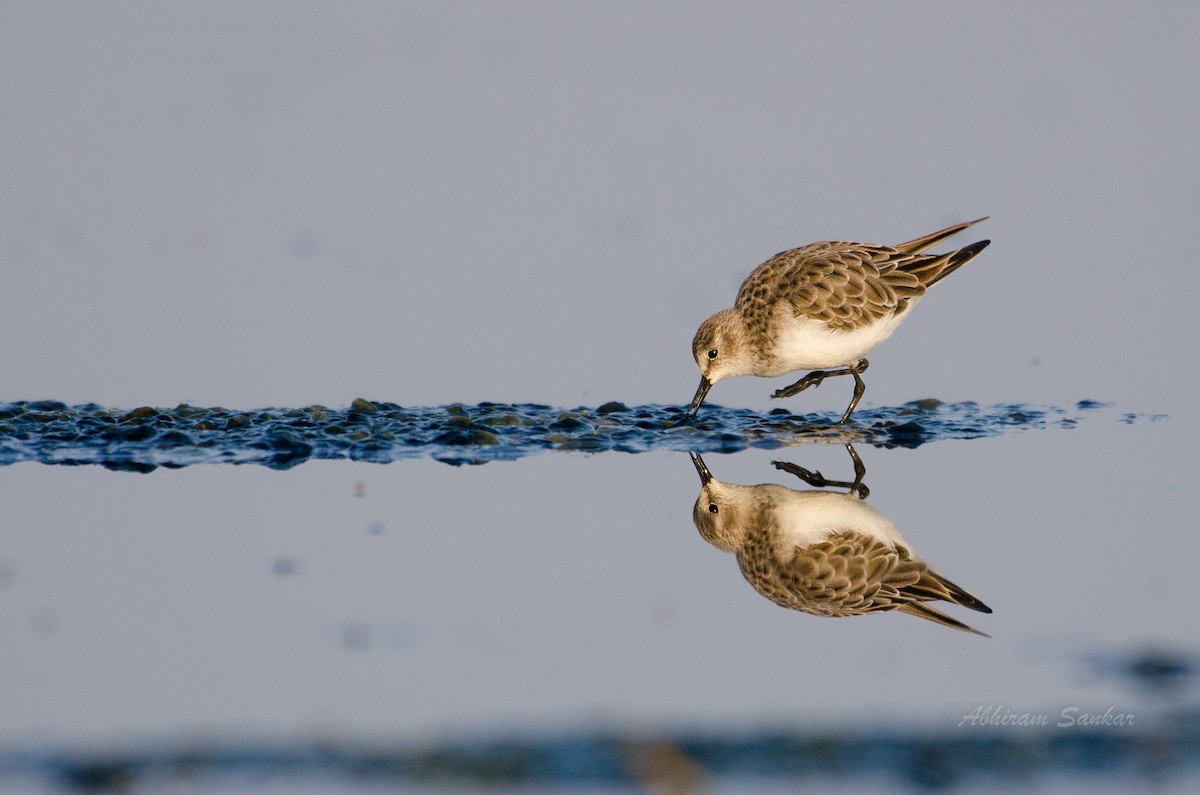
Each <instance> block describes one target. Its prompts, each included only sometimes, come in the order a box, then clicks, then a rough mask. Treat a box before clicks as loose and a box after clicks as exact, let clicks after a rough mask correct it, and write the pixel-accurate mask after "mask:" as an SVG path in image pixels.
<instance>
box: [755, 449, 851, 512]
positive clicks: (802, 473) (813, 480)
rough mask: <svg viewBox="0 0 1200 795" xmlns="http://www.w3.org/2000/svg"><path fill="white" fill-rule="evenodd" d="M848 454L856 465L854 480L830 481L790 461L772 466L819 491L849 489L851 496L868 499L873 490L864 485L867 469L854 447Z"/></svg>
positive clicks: (773, 463) (774, 462)
mask: <svg viewBox="0 0 1200 795" xmlns="http://www.w3.org/2000/svg"><path fill="white" fill-rule="evenodd" d="M846 452H848V453H849V454H850V460H851V461H852V462H853V463H854V480H852V481H851V480H829V479H828V478H826V477H825V476H824V475H822V474H821V473H820V472H814V471H812V470H811V469H805V468H804V467H802V466H800V465H798V464H793V463H792V462H790V461H772V462H771V464H772V465H774V467H775V468H776V469H778V470H780V471H783V472H788V473H790V474H792V475H795V476H796V477H798V478H800V479H801V480H803V481H804V482H805V483H807V484H808V485H810V486H813V487H815V488H818V489H824V488H835V489H848V490H849V492H850V493H851V494H853V495H854V496H856V497H858V498H859V499H860V500H861V499H866V497H867V495H869V494H870V493H871V490H870V489H869V488H867V485H866V484H865V483H863V478H865V477H866V475H867V467H866V466H865V465H864V464H863V462H862V459H861V458H859V457H858V453H856V452H855V451H854V446H853V445H849V444H848V445H846Z"/></svg>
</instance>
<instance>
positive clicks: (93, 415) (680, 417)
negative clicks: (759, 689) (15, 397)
mask: <svg viewBox="0 0 1200 795" xmlns="http://www.w3.org/2000/svg"><path fill="white" fill-rule="evenodd" d="M1107 405H1108V404H1104V403H1100V402H1097V401H1092V400H1083V401H1080V402H1078V403H1076V404H1075V405H1074V406H1072V407H1070V408H1061V407H1055V406H1034V405H1029V404H1024V403H1019V404H1006V405H990V406H984V405H979V404H976V403H971V402H966V403H942V402H940V401H937V400H919V401H914V402H912V403H906V404H904V405H902V406H896V407H883V408H877V409H865V410H860V411H859V412H857V413H856V414H855V418H854V419H855V421H854V423H853V424H851V425H849V426H843V425H837V424H836V421H837V419H838V417H837V415H835V414H793V413H792V412H790V411H788V410H787V409H782V408H778V409H774V410H773V411H770V412H767V413H760V412H756V411H751V410H748V409H731V408H724V407H721V406H716V405H710V406H705V408H704V410H703V412H702V413H701V415H700V417H699V418H698V419H697V420H696V421H694V422H691V423H689V422H687V421H685V419H684V412H683V409H682V408H680V407H679V406H664V405H645V406H626V405H625V404H623V403H618V402H610V403H605V404H603V405H601V406H598V407H594V408H591V407H582V406H581V407H578V408H574V409H561V408H553V407H550V406H544V405H539V404H534V403H480V404H478V405H475V406H464V405H460V404H453V405H449V406H427V407H412V406H399V405H396V404H395V403H383V402H372V401H368V400H364V399H362V398H358V399H356V400H355V401H354V402H353V403H351V404H350V405H349V406H348V407H345V408H336V409H332V408H327V407H325V406H308V407H306V408H265V409H254V410H250V411H239V410H232V409H224V408H201V407H197V406H188V405H179V406H176V407H175V408H151V407H149V406H144V407H141V408H136V409H133V410H124V409H113V408H105V407H102V406H97V405H95V404H85V405H81V406H68V405H66V404H64V403H60V402H58V401H51V400H41V401H22V402H17V403H6V404H0V465H3V464H13V463H17V462H21V461H39V462H41V463H44V464H64V465H70V464H99V465H101V466H105V467H108V468H109V469H116V470H126V471H134V472H149V471H151V470H153V469H155V468H156V467H160V466H163V467H184V466H189V465H191V464H200V463H230V464H261V465H263V466H268V467H271V468H274V469H289V468H291V467H293V466H296V465H297V464H301V463H303V462H305V461H308V460H310V459H320V458H323V459H339V458H346V459H351V460H355V461H372V462H376V463H388V462H391V461H396V460H399V459H404V458H424V457H430V458H434V459H436V460H438V461H443V462H445V463H448V464H453V465H456V466H457V465H461V464H474V463H483V462H487V461H503V460H513V459H517V458H522V457H524V456H527V455H535V454H537V453H541V452H545V451H548V450H575V451H583V452H593V453H594V452H608V451H617V452H624V453H644V452H648V451H651V450H678V451H692V452H699V453H708V452H719V453H731V452H736V451H739V450H744V449H746V448H750V447H758V448H768V449H771V448H778V447H785V446H793V445H800V444H807V443H811V442H815V441H827V442H853V443H856V444H863V445H874V446H876V447H918V446H920V445H922V444H927V443H929V442H934V441H940V440H942V439H974V438H978V437H983V436H997V435H1000V434H1004V433H1008V432H1010V431H1016V430H1029V429H1035V428H1071V427H1074V426H1075V424H1076V423H1078V422H1079V421H1080V419H1081V418H1082V417H1083V416H1085V415H1086V414H1088V413H1090V412H1094V411H1096V410H1098V409H1102V408H1106V407H1107ZM1130 417H1133V418H1134V421H1138V420H1141V419H1152V420H1153V419H1159V418H1157V417H1149V418H1147V417H1144V416H1142V415H1131V414H1125V415H1123V419H1122V421H1130V420H1129V419H1128V418H1130Z"/></svg>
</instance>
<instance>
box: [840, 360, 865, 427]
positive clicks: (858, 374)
mask: <svg viewBox="0 0 1200 795" xmlns="http://www.w3.org/2000/svg"><path fill="white" fill-rule="evenodd" d="M846 369H847V371H848V372H849V373H850V375H852V376H854V396H853V397H851V398H850V405H849V406H847V407H846V413H845V414H843V415H842V425H845V424H846V423H848V422H850V415H851V414H853V413H854V409H855V407H856V406H857V405H858V401H860V400H862V396H863V393H864V392H866V391H867V384H866V382H865V381H863V380H862V373H863V372H864V371H865V370H866V369H867V360H866V359H861V360H860V361H859V362H858V364H856V365H854V366H853V367H847V368H846Z"/></svg>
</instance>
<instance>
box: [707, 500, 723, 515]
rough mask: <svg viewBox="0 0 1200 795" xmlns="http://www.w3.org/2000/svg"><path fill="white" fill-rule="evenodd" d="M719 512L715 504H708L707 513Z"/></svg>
mask: <svg viewBox="0 0 1200 795" xmlns="http://www.w3.org/2000/svg"><path fill="white" fill-rule="evenodd" d="M719 510H721V509H720V508H718V507H717V504H716V503H715V502H710V503H709V504H708V512H709V513H716V512H717V511H719Z"/></svg>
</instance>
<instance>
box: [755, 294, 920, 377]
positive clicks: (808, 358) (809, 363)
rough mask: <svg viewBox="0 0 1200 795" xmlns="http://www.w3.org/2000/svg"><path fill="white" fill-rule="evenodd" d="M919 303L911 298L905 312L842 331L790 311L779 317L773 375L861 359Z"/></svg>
mask: <svg viewBox="0 0 1200 795" xmlns="http://www.w3.org/2000/svg"><path fill="white" fill-rule="evenodd" d="M915 303H916V301H914V300H910V301H909V307H908V310H906V311H904V312H902V313H901V314H899V315H897V314H894V313H893V314H890V315H887V316H885V317H883V318H882V319H881V320H879V321H877V322H876V323H873V324H871V325H869V326H864V327H863V328H860V329H856V330H854V331H838V330H836V329H831V328H830V327H829V326H827V325H825V323H823V322H821V321H819V320H813V319H811V318H807V317H796V316H795V315H792V314H790V313H788V314H787V315H786V316H781V317H779V319H778V322H779V333H778V334H777V335H776V337H775V347H774V354H775V356H774V359H773V361H772V368H771V370H772V375H783V374H784V373H790V372H792V371H793V370H820V369H823V368H826V367H840V366H844V365H848V364H853V363H854V362H857V361H858V360H859V359H861V358H863V357H864V356H866V355H867V354H868V353H869V352H871V351H872V350H873V349H874V348H875V346H876V345H878V344H879V343H881V342H883V341H884V340H886V339H887V338H888V337H890V336H892V332H893V331H895V330H896V327H897V326H899V325H900V322H901V321H902V320H903V319H904V318H905V317H906V316H907V315H908V312H909V311H911V309H912V305H913V304H915Z"/></svg>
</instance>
